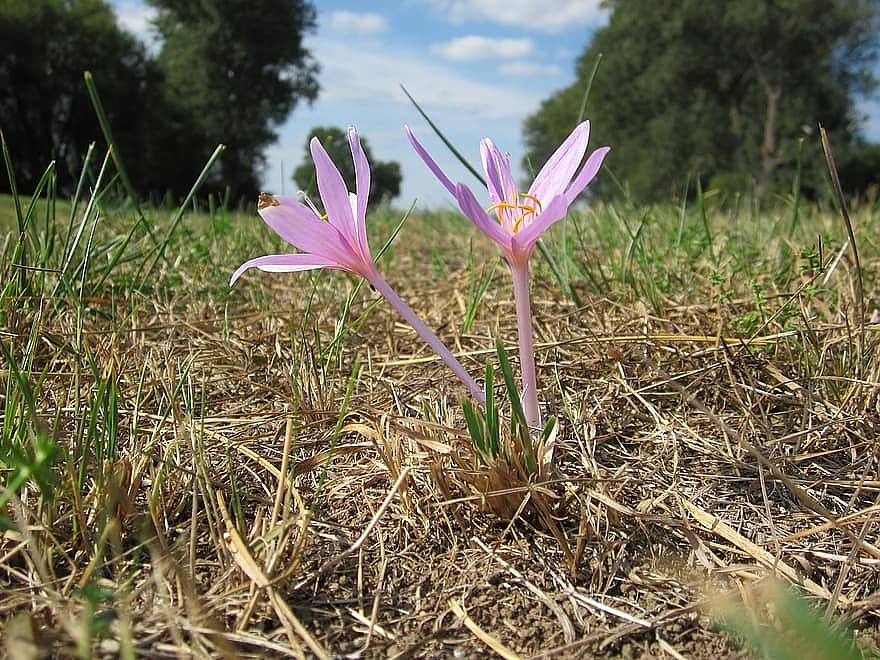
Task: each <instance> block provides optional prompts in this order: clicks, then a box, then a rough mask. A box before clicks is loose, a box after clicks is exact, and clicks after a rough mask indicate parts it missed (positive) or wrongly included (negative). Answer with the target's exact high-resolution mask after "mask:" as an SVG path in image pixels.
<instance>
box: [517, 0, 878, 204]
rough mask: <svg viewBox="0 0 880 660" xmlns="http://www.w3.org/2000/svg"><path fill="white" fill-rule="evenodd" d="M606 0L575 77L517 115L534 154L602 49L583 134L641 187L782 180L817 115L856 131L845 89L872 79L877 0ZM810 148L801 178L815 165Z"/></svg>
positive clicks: (838, 131) (575, 102) (651, 192)
mask: <svg viewBox="0 0 880 660" xmlns="http://www.w3.org/2000/svg"><path fill="white" fill-rule="evenodd" d="M606 4H607V5H608V6H609V7H610V8H611V9H612V13H611V18H610V22H609V24H608V25H607V26H606V27H605V28H603V29H601V30H599V31H598V32H597V33H596V35H595V37H594V38H593V40H592V42H591V43H590V44H588V46H587V48H586V50H585V51H584V53H583V54H582V55H581V57H580V58H579V61H578V64H577V81H576V82H575V83H574V84H573V85H571V86H569V87H568V88H565V89H563V90H561V91H560V92H558V93H556V94H555V95H553V96H552V97H550V98H548V99H546V100H545V101H544V102H543V103H542V104H541V107H540V109H539V110H538V112H537V113H535V114H534V115H532V116H530V117H528V118H527V120H526V122H525V126H524V133H525V140H526V144H527V147H528V148H527V152H528V157H527V158H528V161H529V162H530V163H532V164H534V165H540V163H542V162H544V160H545V159H546V157H547V156H548V155H549V154H550V153H551V151H552V149H553V148H554V146H555V145H557V144H558V143H559V142H560V141H561V140H562V139H563V138H564V136H565V135H566V134H567V133H568V131H570V130H571V127H572V126H574V124H575V123H576V122H577V120H578V111H579V109H580V107H581V103H582V96H583V93H584V90H585V89H586V87H587V81H588V79H589V76H590V73H591V72H592V70H593V67H594V65H595V63H596V61H597V58H598V57H599V54H600V53H601V54H602V60H601V65H600V68H599V73H598V76H597V77H596V79H595V81H594V84H593V86H592V89H591V90H590V95H589V98H588V105H587V112H586V115H587V116H588V117H590V118H591V119H592V120H593V122H592V126H593V129H594V137H593V138H592V139H595V140H596V143H602V144H611V145H612V146H613V147H614V151H613V152H612V154H611V156H610V158H609V165H610V167H611V168H612V171H614V172H615V173H616V174H617V175H618V177H619V178H620V179H621V180H622V181H623V182H625V184H626V185H627V187H628V189H629V191H630V192H631V193H632V194H633V195H634V197H636V198H637V199H641V200H645V201H648V200H656V199H668V198H669V195H670V193H672V194H675V193H678V192H680V191H681V190H682V189H683V188H684V186H685V183H686V181H687V180H688V178H690V180H691V181H693V180H694V177H700V178H701V179H702V181H703V183H704V184H709V183H710V177H711V178H712V179H713V181H714V183H717V184H720V185H721V186H722V187H726V186H729V187H736V188H739V189H742V188H743V187H744V186H745V185H747V184H748V183H749V182H750V181H751V182H753V183H754V186H755V190H756V192H757V193H758V194H759V195H765V194H767V193H770V192H772V191H774V190H780V189H789V188H790V186H791V181H792V178H793V170H794V168H795V167H796V164H797V160H798V158H799V143H800V141H801V140H802V139H804V138H806V139H807V140H809V141H810V143H811V144H813V145H815V144H817V143H816V140H815V135H816V127H817V124H819V123H821V124H822V125H823V126H824V127H825V128H826V129H827V130H828V131H829V132H830V133H831V134H832V135H833V138H834V143H835V145H836V146H837V145H849V144H851V143H854V142H857V141H858V138H859V136H858V134H857V130H856V128H855V122H854V105H855V104H854V100H855V97H856V95H857V94H859V93H864V92H867V91H869V90H870V89H872V88H873V86H874V84H875V82H876V81H875V80H874V78H873V76H872V65H873V63H874V61H875V60H876V53H877V50H876V49H877V34H878V32H877V29H878V10H877V3H876V2H874V1H873V0H834V1H831V2H829V1H828V0H731V1H730V2H704V1H703V0H657V1H656V2H652V3H645V2H641V1H639V0H608V1H607V3H606ZM811 136H812V137H811ZM816 152H817V153H818V149H816ZM812 161H815V162H816V165H815V167H814V168H813V170H812V171H811V170H810V166H812V165H811V164H809V165H810V166H808V168H807V171H806V172H805V174H804V176H805V178H806V180H807V181H808V182H809V180H810V177H811V176H812V177H813V178H814V179H815V177H817V176H818V170H819V167H820V166H821V164H820V162H819V161H820V159H819V158H816V159H812ZM605 184H606V185H605V187H604V189H602V188H599V189H598V190H599V192H604V193H606V194H607V193H609V192H610V186H609V185H608V182H607V180H606V182H605ZM814 185H815V184H814Z"/></svg>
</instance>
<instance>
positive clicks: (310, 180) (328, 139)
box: [293, 126, 403, 202]
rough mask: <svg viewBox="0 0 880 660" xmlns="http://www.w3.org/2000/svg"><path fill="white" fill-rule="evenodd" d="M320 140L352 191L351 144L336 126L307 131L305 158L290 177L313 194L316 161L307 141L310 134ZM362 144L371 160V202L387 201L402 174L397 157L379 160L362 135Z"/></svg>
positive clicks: (395, 191) (353, 182)
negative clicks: (395, 159)
mask: <svg viewBox="0 0 880 660" xmlns="http://www.w3.org/2000/svg"><path fill="white" fill-rule="evenodd" d="M313 136H314V137H317V138H318V139H319V140H321V144H322V145H323V146H324V149H326V150H327V154H328V155H329V156H330V158H332V159H333V162H334V163H335V164H336V166H337V167H338V168H339V171H340V172H341V173H342V178H343V179H344V180H345V183H346V185H347V186H348V189H349V190H351V191H354V189H355V180H354V164H353V163H352V160H351V148H350V146H349V144H348V133H347V132H346V131H344V130H342V129H341V128H336V127H335V126H316V127H315V128H313V129H312V130H311V131H309V137H308V139H307V140H306V145H305V160H304V161H303V163H302V164H301V165H299V166H298V167H297V168H296V169H295V170H294V171H293V180H294V182H295V183H296V185H297V186H299V188H300V190H304V191H306V192H307V193H309V194H314V193H315V191H316V190H317V187H316V185H315V184H316V181H315V165H314V163H313V162H312V154H311V151H310V150H309V143H310V142H311V140H312V137H313ZM360 138H361V146H362V147H363V149H364V154H365V155H366V156H367V160H369V161H370V199H371V200H373V201H374V202H380V201H383V200H384V201H390V200H392V199H394V198H395V197H397V196H398V195H399V194H400V183H401V181H402V180H403V175H402V174H401V173H400V163H398V162H397V161H393V160H392V161H382V160H375V159H374V158H373V154H372V151H371V150H370V145H369V143H368V142H367V139H366V138H365V137H364V136H363V135H361V136H360Z"/></svg>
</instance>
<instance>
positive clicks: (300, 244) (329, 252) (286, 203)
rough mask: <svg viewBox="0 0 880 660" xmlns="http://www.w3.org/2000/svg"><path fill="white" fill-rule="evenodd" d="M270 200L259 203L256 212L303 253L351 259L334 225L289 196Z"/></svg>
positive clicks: (328, 257) (349, 248)
mask: <svg viewBox="0 0 880 660" xmlns="http://www.w3.org/2000/svg"><path fill="white" fill-rule="evenodd" d="M273 199H274V200H275V201H276V202H278V203H277V204H270V205H267V206H263V207H262V208H260V209H258V213H259V214H260V217H261V218H263V220H264V221H265V222H266V224H267V225H269V226H270V227H271V228H272V229H273V230H274V231H275V233H276V234H278V235H279V236H280V237H281V238H283V239H284V240H285V241H287V242H288V243H290V244H291V245H293V246H294V247H297V248H299V249H300V250H302V251H303V252H309V253H312V254H316V255H319V256H320V257H321V258H324V259H327V260H331V261H337V262H340V263H346V262H348V261H351V259H352V258H353V253H352V250H351V247H350V246H349V244H348V242H347V241H345V240H344V239H343V238H342V236H340V234H339V230H338V229H337V228H336V227H334V226H333V225H331V224H330V223H329V222H324V221H323V220H320V219H318V217H317V216H316V215H315V213H314V211H312V209H310V208H309V207H308V206H306V205H305V204H300V203H299V202H297V201H296V200H294V199H293V198H291V197H283V196H281V195H276V196H274V197H273ZM349 213H351V209H349Z"/></svg>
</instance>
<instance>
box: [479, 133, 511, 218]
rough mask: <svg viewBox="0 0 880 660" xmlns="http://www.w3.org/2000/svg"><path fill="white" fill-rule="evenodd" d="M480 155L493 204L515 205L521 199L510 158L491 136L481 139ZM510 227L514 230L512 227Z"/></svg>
mask: <svg viewBox="0 0 880 660" xmlns="http://www.w3.org/2000/svg"><path fill="white" fill-rule="evenodd" d="M480 157H481V158H482V159H483V171H484V172H485V173H486V185H487V187H488V188H489V199H490V200H491V201H492V203H493V204H497V203H498V202H508V203H510V204H514V205H515V204H516V203H517V202H518V201H519V200H518V199H517V195H516V183H515V182H514V180H513V174H512V173H511V172H510V159H509V158H507V157H506V156H505V155H504V154H502V153H501V151H500V150H499V149H498V147H496V146H495V143H493V142H492V140H490V139H489V138H484V139H482V140H480ZM510 229H511V230H512V227H511V228H510Z"/></svg>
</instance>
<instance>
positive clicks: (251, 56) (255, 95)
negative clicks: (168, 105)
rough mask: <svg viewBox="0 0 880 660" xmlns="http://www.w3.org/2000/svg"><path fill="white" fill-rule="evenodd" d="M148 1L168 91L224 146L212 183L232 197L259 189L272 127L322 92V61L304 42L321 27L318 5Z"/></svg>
mask: <svg viewBox="0 0 880 660" xmlns="http://www.w3.org/2000/svg"><path fill="white" fill-rule="evenodd" d="M149 2H150V4H151V5H153V6H154V7H155V8H156V9H157V10H158V16H157V18H156V22H155V25H156V28H157V30H158V33H159V35H160V37H161V38H162V47H161V50H160V52H159V56H158V61H159V64H160V65H161V67H162V70H163V71H164V73H165V76H166V80H167V86H168V88H167V89H168V92H169V94H170V95H171V97H173V98H174V99H175V101H176V103H177V105H178V108H179V109H180V110H181V111H182V113H183V114H184V115H185V116H187V117H191V118H192V119H193V121H194V122H195V128H196V130H197V131H198V133H199V135H200V136H201V138H202V141H203V142H204V143H205V145H208V149H210V148H213V146H214V145H216V144H219V143H223V144H225V145H226V151H225V152H224V154H223V156H222V159H221V161H220V168H219V172H218V175H217V176H216V177H215V180H214V182H213V183H214V185H216V186H220V187H224V188H225V187H228V188H229V190H230V191H231V194H232V196H233V198H234V199H238V198H241V197H243V196H253V195H255V194H256V192H257V190H258V180H259V174H260V170H261V168H262V167H263V165H264V162H265V158H264V156H263V151H264V149H265V147H266V146H267V145H269V144H270V143H272V142H273V141H274V140H275V139H276V137H277V135H276V132H275V128H276V127H277V126H278V125H279V124H280V123H282V122H283V121H284V120H285V119H286V118H287V116H288V114H289V113H290V112H291V111H292V110H293V109H294V108H295V106H296V105H297V103H298V102H299V101H301V100H306V101H311V100H313V99H314V98H315V97H316V96H317V93H318V83H317V78H316V75H317V72H318V66H317V64H316V63H315V62H314V61H313V60H312V57H311V54H310V53H309V51H308V50H307V49H306V48H305V47H304V46H303V38H304V36H305V35H306V34H307V33H308V32H311V31H313V30H314V29H315V26H316V23H315V10H314V7H313V6H312V5H311V4H310V3H309V2H305V1H302V0H264V1H263V2H252V1H251V0H203V1H202V2H198V3H194V2H190V1H189V0H149ZM208 149H206V153H205V154H203V155H204V157H207V155H208V153H209V151H208Z"/></svg>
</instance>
